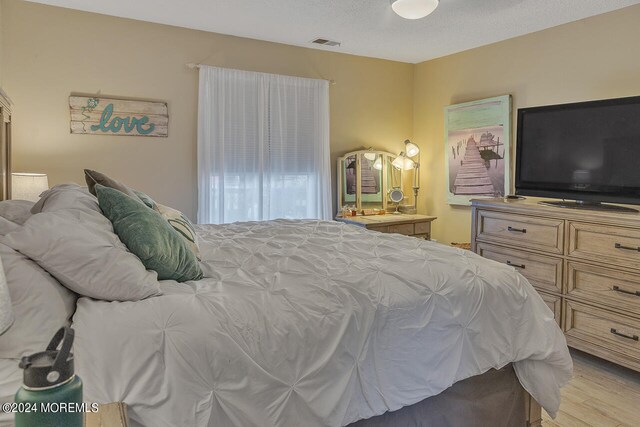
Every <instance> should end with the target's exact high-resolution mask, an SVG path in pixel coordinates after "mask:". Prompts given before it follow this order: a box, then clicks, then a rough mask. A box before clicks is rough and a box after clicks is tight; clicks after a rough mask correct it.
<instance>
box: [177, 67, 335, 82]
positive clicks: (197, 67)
mask: <svg viewBox="0 0 640 427" xmlns="http://www.w3.org/2000/svg"><path fill="white" fill-rule="evenodd" d="M186 65H187V68H190V69H192V70H194V69H196V68H198V69H199V68H200V67H202V65H203V64H196V63H195V62H189V63H188V64H186ZM327 81H328V82H329V84H330V85H331V86H333V85H335V84H336V82H335V80H327Z"/></svg>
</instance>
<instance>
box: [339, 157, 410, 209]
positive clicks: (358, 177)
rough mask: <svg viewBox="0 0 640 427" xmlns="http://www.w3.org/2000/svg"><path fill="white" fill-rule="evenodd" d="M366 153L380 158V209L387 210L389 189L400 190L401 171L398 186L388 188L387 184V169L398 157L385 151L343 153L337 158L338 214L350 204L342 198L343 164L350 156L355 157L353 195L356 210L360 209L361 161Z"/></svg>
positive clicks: (343, 183)
mask: <svg viewBox="0 0 640 427" xmlns="http://www.w3.org/2000/svg"><path fill="white" fill-rule="evenodd" d="M366 153H374V154H376V155H377V156H381V157H382V182H381V184H380V188H381V192H382V209H384V210H385V211H386V210H387V206H388V203H389V190H390V189H391V188H400V189H402V171H401V170H399V171H398V173H399V185H398V186H394V187H390V186H389V183H388V181H389V180H388V178H389V168H390V167H393V166H392V165H391V163H392V162H393V160H394V159H395V158H396V157H398V156H397V155H395V154H392V153H389V152H387V151H378V150H356V151H350V152H348V153H345V154H344V155H343V156H341V157H338V159H337V168H336V172H337V180H336V183H337V192H338V213H340V211H341V210H342V208H343V207H344V206H345V204H346V203H348V204H351V203H350V202H345V200H344V197H343V192H342V189H343V185H345V182H344V179H343V176H344V169H345V168H344V167H343V164H344V162H345V161H346V160H347V159H348V158H349V157H352V156H355V157H356V194H355V199H356V200H355V206H356V210H358V211H360V210H361V209H362V194H361V192H362V179H361V172H362V170H361V159H362V157H363V156H364V154H366Z"/></svg>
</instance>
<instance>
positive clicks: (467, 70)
mask: <svg viewBox="0 0 640 427" xmlns="http://www.w3.org/2000/svg"><path fill="white" fill-rule="evenodd" d="M638 22H640V6H632V7H629V8H626V9H622V10H619V11H616V12H611V13H608V14H604V15H600V16H596V17H593V18H589V19H585V20H582V21H578V22H574V23H570V24H566V25H563V26H560V27H556V28H552V29H549V30H545V31H542V32H539V33H534V34H529V35H526V36H522V37H518V38H515V39H511V40H507V41H504V42H500V43H496V44H493V45H490V46H485V47H481V48H478V49H473V50H470V51H466V52H462V53H459V54H456V55H452V56H448V57H444V58H440V59H436V60H433V61H428V62H423V63H421V64H418V65H417V66H416V68H415V77H414V78H415V93H414V105H415V107H414V139H415V141H416V142H418V143H420V144H421V145H422V146H423V147H424V148H425V149H424V150H423V152H424V154H425V155H424V156H423V157H422V159H423V167H422V183H423V184H424V189H423V190H422V191H421V194H423V197H422V204H421V206H420V210H421V211H423V212H425V211H426V212H428V213H429V214H431V215H437V216H438V217H439V219H438V221H436V222H435V223H434V237H435V238H436V239H437V240H438V241H441V242H445V243H448V242H453V241H457V242H468V241H469V239H470V224H471V216H470V208H468V207H456V206H450V205H448V204H447V201H446V192H445V186H446V181H445V172H444V170H445V169H444V164H445V160H444V111H443V110H444V107H445V106H447V105H450V104H455V103H460V102H466V101H472V100H477V99H482V98H487V97H492V96H497V95H504V94H511V95H513V111H514V126H513V127H514V129H515V116H516V114H515V113H516V110H517V108H519V107H524V106H534V105H546V104H553V103H566V102H574V101H584V100H591V99H601V98H613V97H623V96H633V95H640V25H638ZM514 132H515V131H514ZM513 138H514V139H515V133H514V136H513ZM425 198H426V200H425Z"/></svg>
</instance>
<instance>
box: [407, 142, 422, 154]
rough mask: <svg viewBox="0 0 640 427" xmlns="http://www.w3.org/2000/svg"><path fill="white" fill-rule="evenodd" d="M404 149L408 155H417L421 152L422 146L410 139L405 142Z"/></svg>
mask: <svg viewBox="0 0 640 427" xmlns="http://www.w3.org/2000/svg"><path fill="white" fill-rule="evenodd" d="M404 149H405V151H406V153H407V157H413V156H417V155H418V153H420V147H418V146H417V145H416V144H414V143H413V142H411V141H409V140H408V139H407V140H406V141H405V142H404Z"/></svg>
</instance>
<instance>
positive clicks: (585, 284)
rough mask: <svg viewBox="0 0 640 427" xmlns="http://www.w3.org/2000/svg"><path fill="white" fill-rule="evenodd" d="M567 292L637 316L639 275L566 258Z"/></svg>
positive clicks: (639, 288)
mask: <svg viewBox="0 0 640 427" xmlns="http://www.w3.org/2000/svg"><path fill="white" fill-rule="evenodd" d="M567 295H568V296H570V297H573V298H580V299H583V300H584V301H590V302H594V303H596V304H604V305H609V306H611V307H614V308H619V309H621V310H626V311H629V312H631V313H633V314H635V315H638V316H640V274H629V273H624V272H621V271H619V270H613V269H610V268H606V267H597V266H593V265H588V264H582V263H579V262H574V261H569V262H568V263H567Z"/></svg>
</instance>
